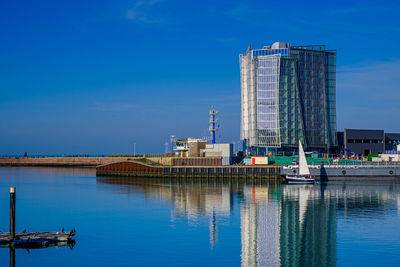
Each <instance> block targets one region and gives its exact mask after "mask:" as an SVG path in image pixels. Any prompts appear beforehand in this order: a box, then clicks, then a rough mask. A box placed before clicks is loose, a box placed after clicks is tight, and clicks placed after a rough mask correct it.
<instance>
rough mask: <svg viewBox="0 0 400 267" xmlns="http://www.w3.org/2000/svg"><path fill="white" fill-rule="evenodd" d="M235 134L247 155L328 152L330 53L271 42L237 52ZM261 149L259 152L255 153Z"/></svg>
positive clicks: (332, 101) (332, 118) (332, 104)
mask: <svg viewBox="0 0 400 267" xmlns="http://www.w3.org/2000/svg"><path fill="white" fill-rule="evenodd" d="M240 75H241V88H242V119H241V139H242V140H244V141H245V145H246V146H247V148H248V150H250V151H253V154H255V153H257V151H258V154H263V153H266V152H268V151H272V152H278V153H285V154H291V153H294V152H295V151H297V148H298V140H299V139H300V140H301V142H302V143H303V144H304V147H305V149H306V150H308V151H318V152H329V151H330V150H333V149H334V148H335V147H336V146H337V140H336V93H335V90H336V52H335V51H331V50H326V49H325V46H321V45H319V46H290V44H286V43H279V42H276V43H274V44H273V45H272V46H265V47H263V48H262V49H251V47H250V46H249V47H248V49H247V51H246V53H244V54H241V55H240ZM260 151H261V153H260Z"/></svg>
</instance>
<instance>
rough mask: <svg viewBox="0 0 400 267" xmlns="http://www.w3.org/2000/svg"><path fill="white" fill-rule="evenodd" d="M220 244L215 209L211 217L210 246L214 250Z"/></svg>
mask: <svg viewBox="0 0 400 267" xmlns="http://www.w3.org/2000/svg"><path fill="white" fill-rule="evenodd" d="M217 242H218V226H217V217H216V214H215V208H213V211H212V215H211V216H210V245H211V247H212V248H213V247H214V246H215V245H216V244H217Z"/></svg>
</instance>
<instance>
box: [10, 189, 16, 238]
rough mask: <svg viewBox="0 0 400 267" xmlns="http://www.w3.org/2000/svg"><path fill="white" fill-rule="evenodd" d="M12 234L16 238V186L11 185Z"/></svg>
mask: <svg viewBox="0 0 400 267" xmlns="http://www.w3.org/2000/svg"><path fill="white" fill-rule="evenodd" d="M10 236H11V238H12V239H15V187H10Z"/></svg>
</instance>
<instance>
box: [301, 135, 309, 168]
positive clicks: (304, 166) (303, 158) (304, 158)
mask: <svg viewBox="0 0 400 267" xmlns="http://www.w3.org/2000/svg"><path fill="white" fill-rule="evenodd" d="M299 175H310V169H309V168H308V165H307V160H306V155H305V154H304V150H303V145H302V144H301V142H300V140H299Z"/></svg>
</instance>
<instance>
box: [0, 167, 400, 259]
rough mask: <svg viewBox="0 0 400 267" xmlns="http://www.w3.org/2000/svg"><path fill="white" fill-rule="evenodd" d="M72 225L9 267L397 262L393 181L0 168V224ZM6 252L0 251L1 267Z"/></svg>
mask: <svg viewBox="0 0 400 267" xmlns="http://www.w3.org/2000/svg"><path fill="white" fill-rule="evenodd" d="M10 186H16V187H17V222H16V227H17V231H23V230H24V229H25V228H26V229H27V230H28V231H57V230H60V229H61V228H62V227H64V228H65V229H66V230H70V229H72V228H74V227H75V228H76V229H77V236H76V241H77V242H76V245H75V247H74V248H73V249H72V250H71V249H69V248H68V247H59V248H47V249H39V250H31V251H29V252H28V251H27V250H23V249H19V250H17V251H16V256H15V258H16V266H132V265H135V266H176V265H181V266H182V265H183V266H187V265H191V266H353V265H359V266H399V263H400V183H399V181H385V182H353V183H350V182H347V183H342V182H340V183H333V182H332V183H329V184H325V185H319V184H318V185H308V186H307V185H303V186H300V185H280V184H279V183H269V184H268V183H265V182H260V181H256V182H254V183H253V184H252V183H237V182H235V183H227V182H225V183H222V182H218V183H214V182H209V183H207V182H206V181H204V182H192V181H186V182H185V181H179V182H171V181H167V180H164V181H163V180H148V179H134V178H130V179H126V178H125V179H120V178H96V176H95V172H94V170H91V169H71V168H68V169H67V168H65V169H64V168H0V215H1V216H0V218H1V220H0V230H1V231H3V232H7V231H8V229H9V224H8V223H9V187H10ZM8 264H9V250H8V249H5V248H2V249H0V266H8Z"/></svg>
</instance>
